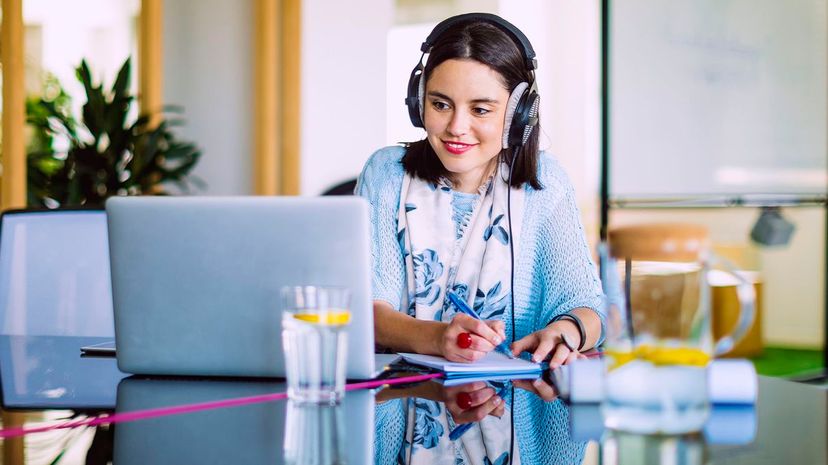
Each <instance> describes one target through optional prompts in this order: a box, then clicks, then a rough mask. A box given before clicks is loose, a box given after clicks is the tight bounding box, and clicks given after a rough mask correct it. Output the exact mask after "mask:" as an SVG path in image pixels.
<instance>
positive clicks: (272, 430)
mask: <svg viewBox="0 0 828 465" xmlns="http://www.w3.org/2000/svg"><path fill="white" fill-rule="evenodd" d="M92 339H93V340H90V338H66V337H45V336H42V337H39V338H20V337H17V338H15V337H8V336H5V337H0V380H1V381H2V387H3V392H2V394H3V398H2V400H3V406H4V408H5V409H7V410H8V409H21V408H25V409H26V410H29V411H31V410H33V409H38V410H50V409H63V410H62V412H63V414H64V415H80V416H83V415H95V414H98V413H100V412H116V413H126V412H136V411H142V410H145V409H154V408H159V407H168V406H174V405H180V404H194V403H200V402H206V401H216V400H221V399H233V398H239V397H248V396H255V395H260V394H266V393H273V392H283V391H284V390H285V386H284V384H283V383H282V382H280V381H278V380H229V379H193V378H164V379H160V378H159V379H152V378H145V377H141V378H139V377H125V375H124V374H123V373H120V372H119V371H118V370H117V368H116V367H115V361H114V360H113V359H95V358H81V357H80V351H79V348H80V346H82V345H88V344H90V343H94V342H97V341H95V340H94V338H92ZM472 387H474V388H477V387H480V386H472ZM500 387H501V385H500V384H495V388H497V389H500ZM549 388H550V389H548V390H545V391H544V392H545V393H547V394H548V393H549V392H552V389H551V386H550V387H549ZM470 390H474V389H470V388H469V386H468V385H467V386H452V387H445V386H443V385H442V384H440V383H439V382H437V381H429V382H424V383H418V384H414V385H404V386H398V387H397V386H395V387H391V388H385V389H381V390H378V391H373V390H362V391H351V392H348V393H347V394H346V396H345V400H344V401H343V403H342V404H341V405H339V406H336V407H302V406H298V405H294V404H292V403H290V402H288V401H281V400H280V401H271V402H260V403H251V404H248V405H242V406H235V407H228V408H217V409H210V410H203V411H198V412H193V413H184V414H178V415H169V416H161V417H156V418H151V419H144V420H137V421H130V422H124V423H117V424H114V425H108V426H99V427H95V428H92V427H81V428H78V429H77V430H78V431H77V432H76V431H71V430H62V432H61V433H60V435H57V434H52V433H57V432H55V431H50V432H47V433H37V434H33V435H30V436H27V438H26V441H27V447H26V457H25V458H23V457H20V458H19V460H20V462H19V463H50V462H51V459H52V458H54V454H58V453H62V454H63V456H62V459H61V460H60V461H58V462H57V463H108V462H114V463H116V464H122V463H124V464H133V463H135V464H138V463H141V464H147V463H159V464H167V463H169V464H172V463H175V464H180V463H198V464H210V463H217V464H218V463H221V464H225V463H234V464H237V463H251V464H253V463H255V464H259V463H268V464H280V463H337V464H341V463H347V464H367V463H383V464H384V463H391V464H395V463H406V464H407V463H450V464H452V465H457V464H458V463H463V462H461V460H462V461H465V463H486V464H488V463H491V464H501V465H502V464H503V463H508V461H506V460H505V459H504V456H503V452H506V453H512V452H515V451H517V452H516V455H515V457H514V458H515V459H518V458H519V459H520V460H521V462H520V463H524V464H528V463H572V464H581V463H584V464H627V463H653V464H655V463H665V464H668V463H669V464H673V463H674V464H696V463H698V464H702V463H712V464H753V463H756V464H779V463H792V464H793V463H796V464H800V463H802V464H806V463H807V464H822V463H828V452H826V437H828V416H827V415H826V411H827V410H828V409H827V408H826V407H828V391H826V390H825V389H824V388H821V387H817V386H811V385H805V384H797V383H793V382H790V381H786V380H780V379H774V378H764V377H761V378H760V379H759V401H758V403H757V405H756V406H755V408H750V407H729V408H728V407H721V406H717V407H715V408H714V411H713V415H712V417H711V421H710V422H709V424H708V428H706V429H705V431H703V432H701V433H697V434H693V435H684V436H678V437H676V436H671V437H668V436H637V435H630V434H623V433H618V432H610V431H605V430H603V427H602V423H601V418H600V411H599V409H598V407H597V406H596V405H589V404H586V405H574V406H570V405H566V404H565V403H563V402H562V401H561V400H559V399H554V400H552V399H549V398H548V397H549V396H548V395H547V396H546V397H547V398H548V399H546V400H545V399H542V398H541V397H540V396H539V395H538V394H535V393H533V392H529V391H527V390H524V389H520V388H514V387H513V386H509V387H508V389H507V391H504V392H506V393H505V394H504V398H505V399H506V403H507V405H508V408H507V409H506V410H504V412H505V413H504V414H503V415H502V417H501V418H500V419H497V418H496V417H494V416H486V418H485V419H484V420H483V422H482V423H480V424H478V425H477V426H475V427H473V428H472V429H470V430H469V431H467V432H466V433H465V434H464V435H463V436H462V437H461V439H459V440H458V441H456V442H452V441H447V440H444V439H441V437H443V436H447V435H448V431H446V430H453V429H454V428H455V427H456V426H457V425H456V424H454V422H453V421H450V420H448V419H447V418H448V417H446V416H445V413H444V412H445V411H446V409H448V410H449V411H451V412H454V413H457V415H458V418H460V417H461V416H462V415H463V414H462V412H461V411H459V410H458V406H457V402H456V399H457V398H458V394H459V393H460V392H464V391H470ZM513 390H514V394H512V392H513ZM512 399H514V401H512ZM412 406H418V407H420V408H418V409H416V410H415V409H414V407H412ZM512 406H514V409H513V413H514V423H513V422H512V418H511V415H510V414H509V409H510V408H512ZM70 410H71V412H70ZM72 412H75V413H72ZM441 415H442V416H441ZM441 418H442V420H441ZM451 418H453V416H451ZM442 422H448V423H442ZM438 425H439V426H438ZM513 426H514V444H512V437H513V436H512V427H513ZM440 429H442V430H443V431H442V432H441V434H438V432H439V431H438V430H440ZM80 430H83V431H80ZM71 434H75V435H76V436H78V435H80V434H86V435H87V436H88V440H85V441H79V440H76V441H69V440H67V439H66V438H68V437H70V435H71ZM59 441H63V442H59ZM7 442H8V441H6V443H4V444H3V446H4V447H5V446H7ZM46 442H53V443H54V444H49V446H50V447H51V449H50V450H54V451H55V452H51V454H52V455H49V456H46V457H45V458H44V453H40V451H39V450H38V447H40V448H46V445H45V443H46ZM457 443H459V444H461V445H460V446H457V445H456V444H457ZM412 444H415V447H413V448H412ZM64 445H65V447H64ZM56 446H57V447H56ZM64 449H66V450H64ZM69 449H71V450H69ZM7 457H8V456H7ZM498 459H500V460H499V461H498ZM8 463H12V462H8ZM514 463H518V462H517V460H515V462H514Z"/></svg>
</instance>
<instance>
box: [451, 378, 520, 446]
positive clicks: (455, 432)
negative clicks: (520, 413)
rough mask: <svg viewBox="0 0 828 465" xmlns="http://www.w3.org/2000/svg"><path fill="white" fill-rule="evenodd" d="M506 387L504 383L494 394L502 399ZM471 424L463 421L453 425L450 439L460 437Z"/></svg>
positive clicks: (453, 439) (472, 424)
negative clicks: (460, 423) (458, 424)
mask: <svg viewBox="0 0 828 465" xmlns="http://www.w3.org/2000/svg"><path fill="white" fill-rule="evenodd" d="M508 387H509V385H508V384H506V385H504V386H503V387H502V388H500V390H499V391H497V394H495V395H496V396H498V397H500V398H501V399H503V396H505V395H506V389H507V388H508ZM472 426H474V423H464V424H462V425H460V426H455V427H454V429H453V430H451V432H450V433H449V439H450V440H452V441H456V440H458V439H460V436H462V435H463V434H465V433H466V431H468V430H469V428H471V427H472Z"/></svg>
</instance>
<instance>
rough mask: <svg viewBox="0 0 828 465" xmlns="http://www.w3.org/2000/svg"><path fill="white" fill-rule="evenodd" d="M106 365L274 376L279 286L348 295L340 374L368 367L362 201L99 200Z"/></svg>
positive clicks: (370, 340) (280, 364) (278, 355)
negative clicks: (107, 272)
mask: <svg viewBox="0 0 828 465" xmlns="http://www.w3.org/2000/svg"><path fill="white" fill-rule="evenodd" d="M106 212H107V223H108V229H109V245H110V263H111V274H112V296H113V302H114V315H115V341H116V346H117V359H118V367H119V368H120V369H121V370H122V371H125V372H128V373H137V374H155V375H168V374H169V375H207V376H279V377H281V376H284V375H285V365H284V358H283V352H282V341H281V313H280V312H281V302H280V290H281V288H282V287H283V286H286V285H330V286H345V287H348V288H349V289H350V290H351V312H352V318H351V323H350V325H349V327H348V361H347V368H346V373H347V376H348V378H350V379H366V378H371V377H372V376H373V375H374V373H375V365H374V356H373V352H374V329H373V311H372V307H371V297H370V270H369V268H370V251H369V234H370V232H369V220H368V205H367V203H366V202H365V201H364V200H363V199H361V198H358V197H322V198H299V197H115V198H111V199H110V200H108V201H107V203H106Z"/></svg>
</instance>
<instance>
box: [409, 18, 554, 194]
mask: <svg viewBox="0 0 828 465" xmlns="http://www.w3.org/2000/svg"><path fill="white" fill-rule="evenodd" d="M451 59H472V60H474V61H477V62H479V63H482V64H484V65H486V66H488V67H489V68H491V69H493V70H494V71H497V73H498V74H499V75H500V76H501V78H502V79H503V81H504V82H503V84H504V85H505V86H506V88H507V89H508V90H509V92H510V93H511V92H512V90H514V88H515V87H517V85H518V84H520V83H521V82H529V83H531V82H532V81H533V80H534V76H533V75H532V73H531V72H530V71H528V70H526V67H525V64H524V58H523V54H522V52H521V51H520V49H519V48H518V45H517V44H516V43H515V42H514V40H512V38H511V37H509V36H508V35H507V34H506V33H505V32H504V31H502V30H501V29H499V28H498V27H497V26H494V25H492V24H489V23H487V22H485V21H479V20H477V21H470V22H465V23H458V24H455V25H453V26H452V27H450V28H449V29H447V30H446V31H445V32H444V33H443V34H442V35H440V37H439V38H438V39H437V40H436V41H435V43H434V46H433V47H432V49H431V52H430V53H429V55H428V61H427V62H426V65H425V69H424V71H423V75H422V77H421V79H425V80H426V81H425V82H428V79H429V78H430V77H431V73H432V71H434V68H436V67H437V66H439V65H440V64H441V63H443V62H444V61H446V60H451ZM538 132H539V130H538V127H535V128H534V130H533V131H532V134H531V135H530V136H529V140H528V142H526V144H524V145H523V146H521V147H520V148H519V149H518V152H517V156H516V158H515V166H514V167H513V173H512V187H517V188H519V187H522V186H523V184H524V183H528V184H529V185H530V186H532V187H533V188H535V189H538V190H540V189H543V186H542V185H541V183H540V181H539V180H538V139H539V137H538ZM512 152H513V149H511V148H510V149H505V150H501V152H500V155H499V157H500V158H501V160H503V161H505V162H506V163H508V164H510V165H511V163H512ZM402 164H403V168H405V171H406V172H407V173H408V174H410V175H411V176H416V177H418V178H421V179H424V180H426V181H429V182H432V183H435V184H436V183H437V181H438V180H439V179H440V178H441V177H450V176H449V173H448V171H447V170H446V168H445V167H444V166H443V164H442V163H441V162H440V159H439V158H437V154H436V153H434V149H433V148H432V147H431V144H429V142H428V140H427V139H423V140H419V141H416V142H410V143H408V144H406V152H405V155H404V156H403V159H402Z"/></svg>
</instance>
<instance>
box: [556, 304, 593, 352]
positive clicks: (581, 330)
mask: <svg viewBox="0 0 828 465" xmlns="http://www.w3.org/2000/svg"><path fill="white" fill-rule="evenodd" d="M559 320H569V321H571V322H573V323H575V326H577V327H578V334H579V335H580V336H581V342H580V343H578V352H580V351H581V349H583V348H584V344H586V330H584V324H583V323H581V319H580V318H578V317H577V316H575V315H573V314H571V313H561V314H560V315H555V316H554V317H553V318H552V320H550V321H549V324H550V325H551V324H552V323H554V322H556V321H559ZM547 326H549V325H547Z"/></svg>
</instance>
